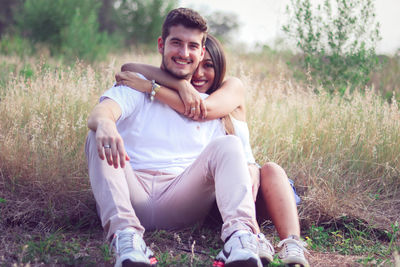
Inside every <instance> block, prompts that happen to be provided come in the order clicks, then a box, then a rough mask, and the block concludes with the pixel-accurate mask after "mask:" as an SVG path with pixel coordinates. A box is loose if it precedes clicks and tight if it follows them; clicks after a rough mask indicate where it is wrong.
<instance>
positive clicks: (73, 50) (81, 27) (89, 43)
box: [61, 8, 111, 61]
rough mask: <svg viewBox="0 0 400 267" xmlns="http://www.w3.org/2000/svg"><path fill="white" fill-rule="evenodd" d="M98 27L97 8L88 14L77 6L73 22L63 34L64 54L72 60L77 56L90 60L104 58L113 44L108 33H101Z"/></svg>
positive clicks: (62, 49)
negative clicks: (83, 12)
mask: <svg viewBox="0 0 400 267" xmlns="http://www.w3.org/2000/svg"><path fill="white" fill-rule="evenodd" d="M98 29H99V23H98V21H97V16H96V12H95V10H92V11H90V13H89V15H88V16H87V15H86V14H82V12H81V9H80V8H77V9H76V12H75V14H74V16H73V17H72V20H71V23H70V24H69V25H68V26H67V27H65V28H64V29H63V31H62V34H61V36H62V40H63V42H62V46H61V51H62V52H63V55H64V56H65V57H67V58H70V59H71V60H75V58H74V57H75V56H76V57H78V58H79V59H84V60H89V61H93V60H95V59H97V58H102V59H104V57H105V56H106V54H107V52H108V48H109V47H110V46H111V45H110V42H109V41H108V36H107V34H106V33H100V32H99V30H98Z"/></svg>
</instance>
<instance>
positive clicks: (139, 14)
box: [114, 0, 177, 44]
mask: <svg viewBox="0 0 400 267" xmlns="http://www.w3.org/2000/svg"><path fill="white" fill-rule="evenodd" d="M176 5H177V1H176V0H146V1H145V0H121V1H117V2H115V5H114V6H115V8H116V14H117V18H116V21H117V23H118V25H119V31H120V32H121V34H123V35H124V36H125V39H126V40H127V41H128V43H144V44H150V43H154V42H155V41H156V40H157V37H158V36H160V35H161V26H162V23H163V21H164V18H165V16H166V15H167V13H168V12H169V11H170V10H172V9H173V8H175V7H176Z"/></svg>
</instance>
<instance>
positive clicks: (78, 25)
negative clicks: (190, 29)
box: [0, 0, 400, 101]
mask: <svg viewBox="0 0 400 267" xmlns="http://www.w3.org/2000/svg"><path fill="white" fill-rule="evenodd" d="M178 6H179V0H0V7H1V8H0V54H3V55H15V56H19V57H26V56H36V55H44V56H49V57H53V58H57V59H61V60H62V61H63V62H65V63H67V64H68V63H74V62H76V60H77V59H79V60H82V61H85V62H90V63H91V62H94V61H98V60H100V61H102V60H104V59H105V58H106V57H107V55H109V54H110V53H114V54H115V53H121V52H122V51H123V50H125V51H126V50H129V49H130V48H139V50H137V49H136V51H142V52H143V51H144V52H150V51H151V52H154V51H155V48H156V40H157V37H158V36H159V35H160V33H161V25H162V22H163V19H164V17H165V16H166V14H167V13H168V12H169V11H170V10H171V9H173V8H176V7H178ZM198 11H199V13H200V14H202V15H203V16H204V17H205V18H206V19H207V21H208V25H209V31H210V33H212V34H214V35H215V36H217V37H218V39H219V40H221V41H222V43H223V44H225V45H224V47H225V48H226V50H227V51H228V50H229V51H230V52H233V53H239V54H247V55H250V54H252V53H257V56H256V58H257V59H258V60H264V59H265V60H269V59H270V58H271V57H280V58H283V59H284V60H285V61H286V62H287V64H288V66H289V68H290V69H291V71H292V76H293V77H294V78H295V79H296V80H297V81H299V82H303V83H305V84H309V83H312V84H313V85H314V86H315V85H316V86H317V87H319V86H320V87H321V88H323V89H324V90H327V91H329V92H330V93H336V92H339V93H340V94H342V95H343V94H345V92H347V91H350V92H352V91H354V90H362V91H363V90H365V87H366V86H367V87H370V86H374V87H375V89H376V90H377V91H380V92H381V93H382V95H383V96H384V97H385V98H386V99H387V100H388V101H391V100H392V98H393V97H395V98H396V99H398V100H399V99H400V98H399V96H400V94H399V91H400V89H399V84H400V77H399V75H398V69H399V68H400V59H399V58H400V54H397V55H395V56H392V57H390V56H383V55H377V54H376V52H375V48H376V45H377V42H378V41H379V40H380V28H379V24H378V23H377V21H376V20H375V18H376V16H375V7H374V0H324V1H323V2H322V1H321V4H320V5H318V6H313V5H312V2H311V1H310V0H291V2H290V4H289V5H288V7H287V24H286V25H284V27H283V30H284V32H285V33H286V36H285V37H284V38H283V39H282V40H283V41H282V44H281V45H278V46H276V47H275V48H274V49H272V48H270V47H269V46H267V45H264V46H259V47H258V49H257V50H255V51H247V50H246V49H245V48H244V47H245V45H244V44H238V43H237V38H236V36H237V34H238V30H239V28H240V21H239V17H238V16H237V15H236V14H234V13H229V12H224V11H211V10H208V9H204V10H198ZM288 42H292V43H293V44H294V46H295V47H297V50H296V51H293V50H288V49H286V50H285V45H286V43H288ZM235 45H236V46H235ZM265 75H270V74H269V73H265ZM3 76H6V74H4V75H3ZM394 92H397V93H394Z"/></svg>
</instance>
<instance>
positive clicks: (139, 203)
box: [85, 131, 259, 241]
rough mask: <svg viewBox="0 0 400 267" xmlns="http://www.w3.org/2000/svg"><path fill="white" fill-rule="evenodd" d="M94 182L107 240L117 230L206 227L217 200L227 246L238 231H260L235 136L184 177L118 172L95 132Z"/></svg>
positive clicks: (210, 149)
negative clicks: (102, 151)
mask: <svg viewBox="0 0 400 267" xmlns="http://www.w3.org/2000/svg"><path fill="white" fill-rule="evenodd" d="M85 151H86V157H87V160H88V168H89V177H90V183H91V187H92V191H93V194H94V197H95V199H96V204H97V207H98V213H99V216H100V220H101V223H102V226H103V228H104V230H105V231H106V233H107V238H108V239H109V238H111V237H112V235H113V234H114V233H115V231H117V230H122V229H124V228H126V227H133V228H135V229H137V230H138V231H139V233H141V234H143V233H144V230H145V229H146V230H153V229H179V228H183V227H186V226H189V225H192V224H194V223H196V222H201V221H202V220H203V219H204V218H205V216H206V215H207V213H208V212H209V210H210V208H211V206H212V204H213V202H214V200H215V199H216V201H217V205H218V208H219V210H220V213H221V216H222V219H223V225H222V233H221V238H222V240H224V241H225V239H226V238H227V237H229V236H230V235H231V234H232V233H233V232H235V231H237V230H249V231H251V232H254V233H258V232H259V228H258V224H257V222H256V219H255V207H254V201H253V197H252V191H251V179H250V176H249V171H248V168H247V164H246V161H245V158H244V153H243V148H242V145H241V143H240V140H239V139H238V138H237V137H236V136H231V135H229V136H222V137H219V138H216V139H215V140H213V141H212V142H210V144H209V145H208V146H207V147H206V148H205V149H204V150H203V152H202V153H201V154H200V155H199V157H198V158H197V159H196V160H195V162H193V164H192V165H190V166H189V167H188V168H187V169H186V170H185V171H184V172H183V173H181V174H179V175H171V174H162V173H159V172H154V171H133V170H132V167H131V165H130V164H129V163H127V164H126V166H125V168H123V169H122V168H120V167H119V168H118V169H115V168H114V167H113V166H109V165H108V164H107V161H106V160H101V159H100V158H99V156H98V152H97V148H96V139H95V133H94V132H92V131H91V132H90V133H89V135H88V137H87V140H86V147H85Z"/></svg>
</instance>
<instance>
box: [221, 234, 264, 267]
mask: <svg viewBox="0 0 400 267" xmlns="http://www.w3.org/2000/svg"><path fill="white" fill-rule="evenodd" d="M258 251H259V249H258V238H257V236H256V235H255V234H253V233H250V232H248V231H242V230H240V231H236V232H235V233H234V234H233V235H232V236H231V237H230V238H229V240H228V241H226V242H225V245H224V248H223V249H222V250H221V251H220V252H219V253H218V255H217V257H216V258H215V261H214V264H213V266H225V267H262V266H263V265H262V263H261V259H260V257H259V256H258Z"/></svg>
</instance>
